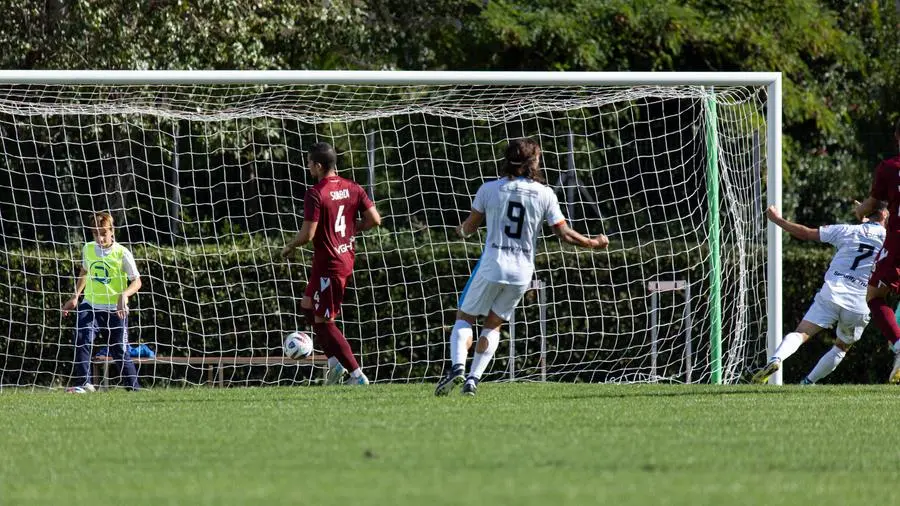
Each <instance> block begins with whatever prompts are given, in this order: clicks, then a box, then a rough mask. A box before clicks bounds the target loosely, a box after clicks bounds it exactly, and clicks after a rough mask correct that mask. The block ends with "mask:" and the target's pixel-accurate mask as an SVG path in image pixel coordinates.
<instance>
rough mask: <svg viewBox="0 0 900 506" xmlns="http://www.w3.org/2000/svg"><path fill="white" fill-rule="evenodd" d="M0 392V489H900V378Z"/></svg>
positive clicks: (723, 493) (736, 494)
mask: <svg viewBox="0 0 900 506" xmlns="http://www.w3.org/2000/svg"><path fill="white" fill-rule="evenodd" d="M431 389H432V386H431V385H410V386H406V385H374V386H371V387H370V388H349V387H336V388H322V387H297V388H258V389H240V388H235V389H227V390H215V389H206V388H197V389H191V390H154V391H145V392H141V393H137V394H128V393H126V392H111V393H98V394H91V395H82V396H74V395H64V394H62V393H56V392H54V393H21V392H13V393H4V394H2V395H0V503H2V504H4V505H11V504H29V505H31V504H54V505H58V504H93V505H103V504H129V505H135V504H154V505H158V504H191V505H198V504H216V505H219V504H265V505H273V504H327V505H331V504H355V505H360V506H362V505H390V506H399V505H407V504H409V505H431V504H466V505H473V506H474V505H478V504H489V505H493V504H504V505H505V504H515V505H516V506H519V505H528V504H535V505H551V506H556V505H559V504H580V505H584V504H609V505H621V504H652V505H681V504H683V505H696V504H721V505H733V504H754V505H766V506H770V505H775V504H786V505H787V504H790V505H801V504H812V505H816V506H825V505H832V504H834V505H846V504H866V505H873V506H887V505H892V504H900V483H898V468H900V444H898V442H900V427H898V425H900V424H898V423H897V421H896V420H897V414H896V413H897V411H898V406H900V391H898V390H897V389H896V388H889V387H887V386H870V387H829V386H818V387H812V388H799V387H767V388H755V387H747V386H742V387H715V386H692V387H685V386H651V385H620V386H607V385H584V384H581V385H558V384H514V385H510V384H484V385H483V386H482V388H481V389H480V391H479V395H478V397H477V398H474V399H470V398H463V397H462V396H459V395H458V394H457V395H453V396H451V397H449V398H440V399H438V398H435V397H433V396H432V393H431V392H432V390H431Z"/></svg>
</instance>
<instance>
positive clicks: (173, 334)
mask: <svg viewBox="0 0 900 506" xmlns="http://www.w3.org/2000/svg"><path fill="white" fill-rule="evenodd" d="M781 79H782V78H781V74H780V73H775V72H723V73H718V72H684V73H681V72H672V73H667V72H476V71H472V72H468V71H466V72H420V71H15V70H9V71H0V194H3V195H4V199H2V202H0V302H2V304H0V308H2V309H0V388H4V387H35V386H38V387H55V386H64V385H65V384H67V383H68V381H69V378H70V377H71V375H72V357H73V333H74V326H75V324H74V319H73V318H72V317H71V316H69V317H68V318H64V317H63V316H62V313H61V311H60V309H59V308H60V305H61V304H62V302H63V301H64V300H65V299H66V298H67V296H68V295H69V294H71V292H72V290H73V289H74V283H75V276H76V273H77V269H78V265H79V263H80V257H79V253H80V248H81V246H82V245H83V244H84V243H85V242H86V241H90V240H91V237H90V233H89V231H88V230H87V228H86V220H87V218H88V216H89V215H90V213H92V212H96V211H109V212H111V213H112V214H113V216H114V218H115V220H116V238H117V240H118V241H120V242H122V243H123V244H125V245H126V246H127V247H129V249H131V250H132V251H133V252H134V255H135V258H136V260H137V263H138V270H139V271H140V272H141V274H142V278H143V279H144V287H143V288H142V290H141V291H140V292H138V294H137V295H135V296H134V297H133V299H132V312H131V315H130V323H129V328H130V330H129V335H130V337H131V340H132V343H137V342H142V343H144V344H147V345H148V346H149V347H150V348H151V349H153V350H155V351H156V353H157V355H158V356H159V357H160V358H159V359H140V361H139V368H140V371H139V373H140V376H141V378H142V382H144V383H146V384H153V385H157V386H167V385H180V384H193V383H201V382H206V381H212V382H214V383H217V384H225V383H231V384H247V385H249V384H296V383H309V382H311V381H317V380H318V379H319V378H320V377H321V370H322V363H321V361H320V360H319V357H316V360H312V361H303V362H293V361H290V360H286V359H282V358H280V357H281V349H280V345H281V342H282V339H283V337H284V336H285V335H286V334H288V333H289V332H291V331H293V330H297V329H299V328H302V327H303V325H304V323H303V320H302V317H301V316H300V315H299V312H298V310H297V309H298V303H299V300H300V297H301V296H302V293H303V289H304V288H305V279H306V276H307V274H308V269H309V261H310V258H311V250H309V249H304V250H302V251H301V253H300V254H299V256H298V257H296V259H295V260H291V261H289V262H288V261H284V260H282V259H280V257H279V252H280V248H281V246H282V245H283V244H284V243H285V241H286V240H289V239H290V237H292V235H293V234H294V233H296V231H297V230H298V229H299V226H300V224H301V222H302V209H303V194H304V192H305V190H306V188H307V187H308V186H310V185H311V184H313V181H311V179H310V176H309V174H308V173H307V172H306V170H305V164H306V160H305V153H306V149H308V148H309V146H310V145H312V144H313V143H315V142H318V141H326V142H329V143H331V144H332V145H334V146H335V148H336V150H337V151H338V154H339V167H338V169H339V173H340V174H341V175H344V176H346V177H349V178H351V179H354V180H356V181H357V182H359V183H360V184H361V185H362V186H363V188H366V189H367V191H368V192H369V193H370V195H371V196H373V198H374V200H375V202H376V205H378V208H379V211H380V212H381V214H382V215H383V216H384V217H385V221H384V226H383V227H381V228H380V229H376V230H373V231H369V232H366V233H363V234H360V235H359V236H358V237H357V264H356V270H355V273H354V276H353V282H352V283H350V286H349V287H348V290H347V295H346V296H345V302H344V312H343V315H342V316H341V318H340V319H339V324H340V325H341V327H342V329H343V331H344V333H345V334H346V335H347V337H348V339H349V340H350V342H351V345H352V347H353V348H354V352H355V353H356V354H357V356H358V358H359V359H360V362H361V365H362V366H363V368H364V369H365V370H366V373H367V374H368V376H369V377H370V378H371V379H373V380H375V381H397V382H417V381H433V380H435V379H436V378H438V377H439V376H440V375H441V374H443V372H444V370H445V367H446V366H447V363H446V358H447V353H448V351H447V350H448V347H447V345H446V343H447V336H448V334H449V327H450V326H452V324H453V317H454V316H453V315H454V313H455V310H456V301H457V297H458V295H459V293H460V291H461V290H462V289H463V286H464V285H465V282H466V279H467V277H468V276H469V274H470V273H471V272H472V269H473V268H474V265H475V262H476V261H477V259H478V257H479V255H480V251H481V246H482V243H483V239H484V236H483V233H480V234H477V235H476V236H475V237H473V238H471V239H469V240H467V241H466V240H462V239H459V238H457V237H455V236H454V234H453V233H452V232H453V229H454V227H455V226H456V225H457V224H458V223H459V222H460V221H461V220H462V219H464V218H465V215H466V214H467V213H468V210H469V205H470V204H471V199H472V197H473V196H474V193H475V190H477V188H478V186H479V185H480V184H481V183H483V182H484V181H486V180H489V179H491V178H495V177H497V176H498V172H497V171H498V168H499V167H500V165H501V163H502V156H503V148H504V147H505V145H506V143H507V142H508V141H509V140H510V139H512V138H516V137H522V136H531V137H534V138H535V139H537V140H538V141H539V143H540V144H541V146H542V150H543V165H544V167H545V168H544V170H545V175H546V180H547V184H549V185H550V186H551V187H553V189H554V190H555V191H556V192H557V195H558V196H559V197H560V203H561V204H562V208H563V211H564V213H565V214H566V217H567V220H568V221H569V222H570V223H571V224H572V226H573V227H574V228H575V229H576V230H579V231H580V232H583V233H586V234H590V235H595V234H598V233H606V234H608V235H609V237H610V241H611V245H610V248H609V249H608V250H606V251H600V252H597V251H593V252H589V251H583V250H576V249H574V248H570V247H568V246H561V245H560V244H559V242H558V240H557V239H556V238H555V237H553V235H552V234H550V233H549V231H546V230H545V235H544V237H542V238H541V239H540V241H539V246H538V250H537V253H536V264H537V271H536V274H535V282H534V283H533V285H532V287H533V288H534V290H532V291H531V292H529V293H528V294H526V297H525V299H524V300H523V303H522V306H521V307H520V308H519V309H518V310H517V312H516V314H515V315H514V319H513V323H512V326H511V327H507V328H506V329H505V331H504V337H503V340H502V341H501V349H500V350H498V352H497V354H496V357H497V359H496V360H495V363H494V364H493V366H492V368H491V370H490V371H489V374H488V378H489V379H505V378H509V379H515V380H544V379H546V380H554V381H591V382H644V381H670V382H709V383H735V382H739V381H741V380H742V378H745V377H746V375H747V373H748V372H750V371H751V370H752V369H754V368H756V367H758V366H760V365H762V363H764V361H765V359H766V357H767V356H769V355H771V354H772V353H773V351H774V349H775V347H777V345H778V343H779V341H780V336H781V327H782V310H781V303H782V293H781V234H780V232H779V230H778V229H777V227H775V226H773V225H771V224H768V223H767V222H766V220H765V219H764V216H763V214H762V211H763V210H764V209H765V205H775V206H777V207H778V208H780V207H781V189H782V188H781V184H782V179H781V178H782V176H781V173H782V172H781V147H782V146H781V109H782V103H781V93H782V89H781V86H782V81H781ZM763 165H764V166H765V169H763ZM763 194H764V195H763ZM673 283H674V284H673ZM673 287H675V288H673ZM686 312H687V313H686ZM685 316H688V317H687V318H686V317H685ZM685 325H688V326H690V328H689V329H685V328H684V327H685ZM510 338H512V339H510ZM510 343H512V344H510ZM104 345H105V341H104V340H103V338H102V337H98V341H96V342H95V353H93V354H92V355H96V354H97V352H99V351H100V348H102V347H103V346H104ZM317 349H318V348H317ZM98 360H100V359H98ZM103 367H104V368H105V367H106V364H105V363H103ZM771 381H772V382H773V383H777V384H780V383H781V375H780V373H777V374H776V375H775V376H773V379H772V380H771Z"/></svg>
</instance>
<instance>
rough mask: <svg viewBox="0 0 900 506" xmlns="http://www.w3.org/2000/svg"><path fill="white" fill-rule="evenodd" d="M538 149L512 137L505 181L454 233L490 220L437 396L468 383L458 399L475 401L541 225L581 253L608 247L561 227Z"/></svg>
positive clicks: (488, 191)
mask: <svg viewBox="0 0 900 506" xmlns="http://www.w3.org/2000/svg"><path fill="white" fill-rule="evenodd" d="M540 160H541V148H540V146H539V145H538V143H537V142H536V141H534V140H533V139H516V140H512V141H510V143H509V146H507V148H506V163H505V166H504V168H503V177H502V178H501V179H498V180H496V181H490V182H488V183H485V184H484V185H482V186H481V188H479V189H478V193H476V194H475V200H474V201H473V202H472V212H471V214H470V215H469V217H468V218H467V219H466V221H465V222H463V223H462V225H460V226H459V228H457V233H458V234H459V235H460V236H462V237H468V236H470V235H472V234H473V233H475V231H476V230H478V227H479V226H480V225H481V223H482V221H485V220H487V240H486V241H485V245H484V251H483V252H482V254H481V259H480V260H479V261H478V264H476V265H475V270H474V271H473V272H472V276H471V277H470V278H469V282H468V283H466V287H465V288H464V289H463V292H462V294H461V295H460V297H459V310H458V311H457V313H456V324H455V325H454V326H453V331H452V333H451V334H450V359H451V362H452V367H451V369H450V372H449V373H448V374H447V375H446V376H445V377H444V378H443V379H441V381H440V382H438V385H437V388H436V389H435V391H434V394H435V395H447V394H449V393H450V392H451V391H452V390H453V389H454V388H455V387H456V385H459V384H460V383H463V382H465V385H463V390H462V391H463V394H466V395H475V391H476V389H477V387H478V381H479V380H480V379H481V376H482V374H484V371H485V370H486V369H487V366H488V364H489V363H490V361H491V358H492V357H493V356H494V352H495V351H496V350H497V345H498V344H499V342H500V326H501V325H503V322H505V321H509V319H510V317H511V316H512V313H513V311H514V310H515V308H516V306H517V305H518V303H519V301H520V300H521V299H522V295H524V294H525V291H526V290H527V289H528V286H529V285H530V284H531V278H532V276H533V274H534V249H535V246H536V244H537V238H538V233H539V232H540V228H541V222H542V221H546V222H547V224H548V225H550V226H552V227H553V231H554V233H555V234H556V235H557V236H559V238H560V239H562V240H563V241H565V242H568V243H570V244H575V245H578V246H583V247H585V248H605V247H606V246H608V245H609V240H608V239H607V238H606V236H605V235H602V234H601V235H599V236H597V237H596V238H588V237H585V236H583V235H581V234H579V233H578V232H576V231H574V230H572V229H571V228H569V226H568V225H566V220H565V218H564V217H563V214H562V211H561V210H560V208H559V201H558V200H557V198H556V194H555V193H553V190H551V189H550V188H549V187H547V186H545V185H544V184H543V177H542V176H541V169H540ZM476 316H487V318H486V319H485V321H484V325H483V327H482V331H481V336H480V337H479V338H478V343H477V345H476V346H475V357H474V358H473V359H472V367H471V369H470V370H469V375H468V376H464V371H465V364H466V357H467V355H468V352H469V347H470V346H471V343H472V336H473V332H472V326H473V325H474V324H475V317H476Z"/></svg>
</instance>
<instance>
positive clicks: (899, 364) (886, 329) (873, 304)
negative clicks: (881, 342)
mask: <svg viewBox="0 0 900 506" xmlns="http://www.w3.org/2000/svg"><path fill="white" fill-rule="evenodd" d="M882 263H883V262H878V263H876V264H875V272H873V273H872V277H871V278H870V279H869V287H868V289H867V290H866V302H867V303H868V305H869V310H870V311H872V322H873V323H874V324H875V326H876V327H878V330H879V331H881V334H882V335H883V336H884V337H886V338H887V340H888V343H889V344H890V347H891V351H893V352H894V366H893V367H892V368H891V374H890V376H888V383H895V384H896V383H900V325H898V324H897V316H896V313H894V311H893V309H891V307H890V306H889V305H888V304H887V300H886V299H887V296H888V294H890V292H891V290H893V289H894V288H893V286H892V285H893V284H894V283H896V281H897V280H893V282H892V279H891V278H892V277H894V276H892V274H893V273H891V272H889V269H887V268H882Z"/></svg>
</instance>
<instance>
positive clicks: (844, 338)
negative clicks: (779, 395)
mask: <svg viewBox="0 0 900 506" xmlns="http://www.w3.org/2000/svg"><path fill="white" fill-rule="evenodd" d="M887 217H888V211H887V202H883V201H879V202H877V203H876V204H875V206H874V207H873V209H872V212H871V213H870V214H869V215H867V216H864V217H862V220H861V221H862V223H861V224H858V225H825V226H823V227H819V228H809V227H806V226H803V225H800V224H797V223H794V222H792V221H788V220H786V219H784V218H782V217H781V215H779V214H778V210H777V209H775V206H770V207H769V208H768V209H766V218H768V219H769V221H771V222H772V223H774V224H775V225H777V226H779V227H781V228H782V229H784V230H785V231H786V232H787V233H789V234H791V235H792V236H794V237H796V238H797V239H803V240H806V241H817V242H824V243H828V244H831V245H832V246H834V247H835V248H837V251H835V253H834V257H833V258H832V259H831V264H830V265H829V266H828V271H827V272H826V273H825V283H824V284H823V285H822V288H821V289H820V290H819V293H817V294H816V298H815V301H814V302H813V304H812V306H810V308H809V310H808V311H807V312H806V315H804V316H803V320H802V321H801V322H800V324H799V325H797V329H796V330H794V331H793V332H791V333H790V334H788V335H786V336H784V338H783V339H782V340H781V344H780V345H778V349H776V350H775V353H773V354H772V357H771V358H769V362H768V363H767V364H766V365H765V367H763V368H762V369H760V370H759V371H757V372H756V374H754V375H753V380H752V381H753V382H754V383H765V382H766V381H767V380H768V379H769V377H770V376H772V375H773V374H775V373H776V372H777V371H778V370H779V369H781V363H782V361H784V359H786V358H788V357H789V356H791V355H793V354H794V352H796V351H797V349H799V348H800V345H801V344H803V343H804V342H806V341H807V340H809V338H810V337H812V336H814V335H816V334H818V333H819V332H821V331H822V330H824V329H830V328H832V327H833V328H834V330H835V334H837V340H835V341H834V346H833V347H832V348H831V349H830V350H828V352H826V353H825V355H823V356H822V358H821V359H819V362H818V363H817V364H816V365H815V367H813V370H812V371H810V373H809V374H807V375H806V376H805V377H804V378H803V380H802V381H801V382H800V383H801V384H804V385H811V384H814V383H816V382H817V381H819V380H821V379H822V378H824V377H825V376H827V375H829V374H831V372H832V371H834V370H835V369H836V368H837V366H838V364H840V363H841V361H842V360H843V359H844V356H845V355H846V354H847V350H849V349H850V346H852V345H853V343H855V342H856V341H859V339H860V338H861V337H862V333H863V330H865V328H866V325H867V324H868V323H869V318H870V315H869V307H868V306H867V305H866V286H867V285H868V283H869V277H870V276H871V275H872V265H873V264H874V263H875V254H876V253H877V252H878V250H880V249H881V245H882V243H884V236H885V229H884V223H885V220H887Z"/></svg>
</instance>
